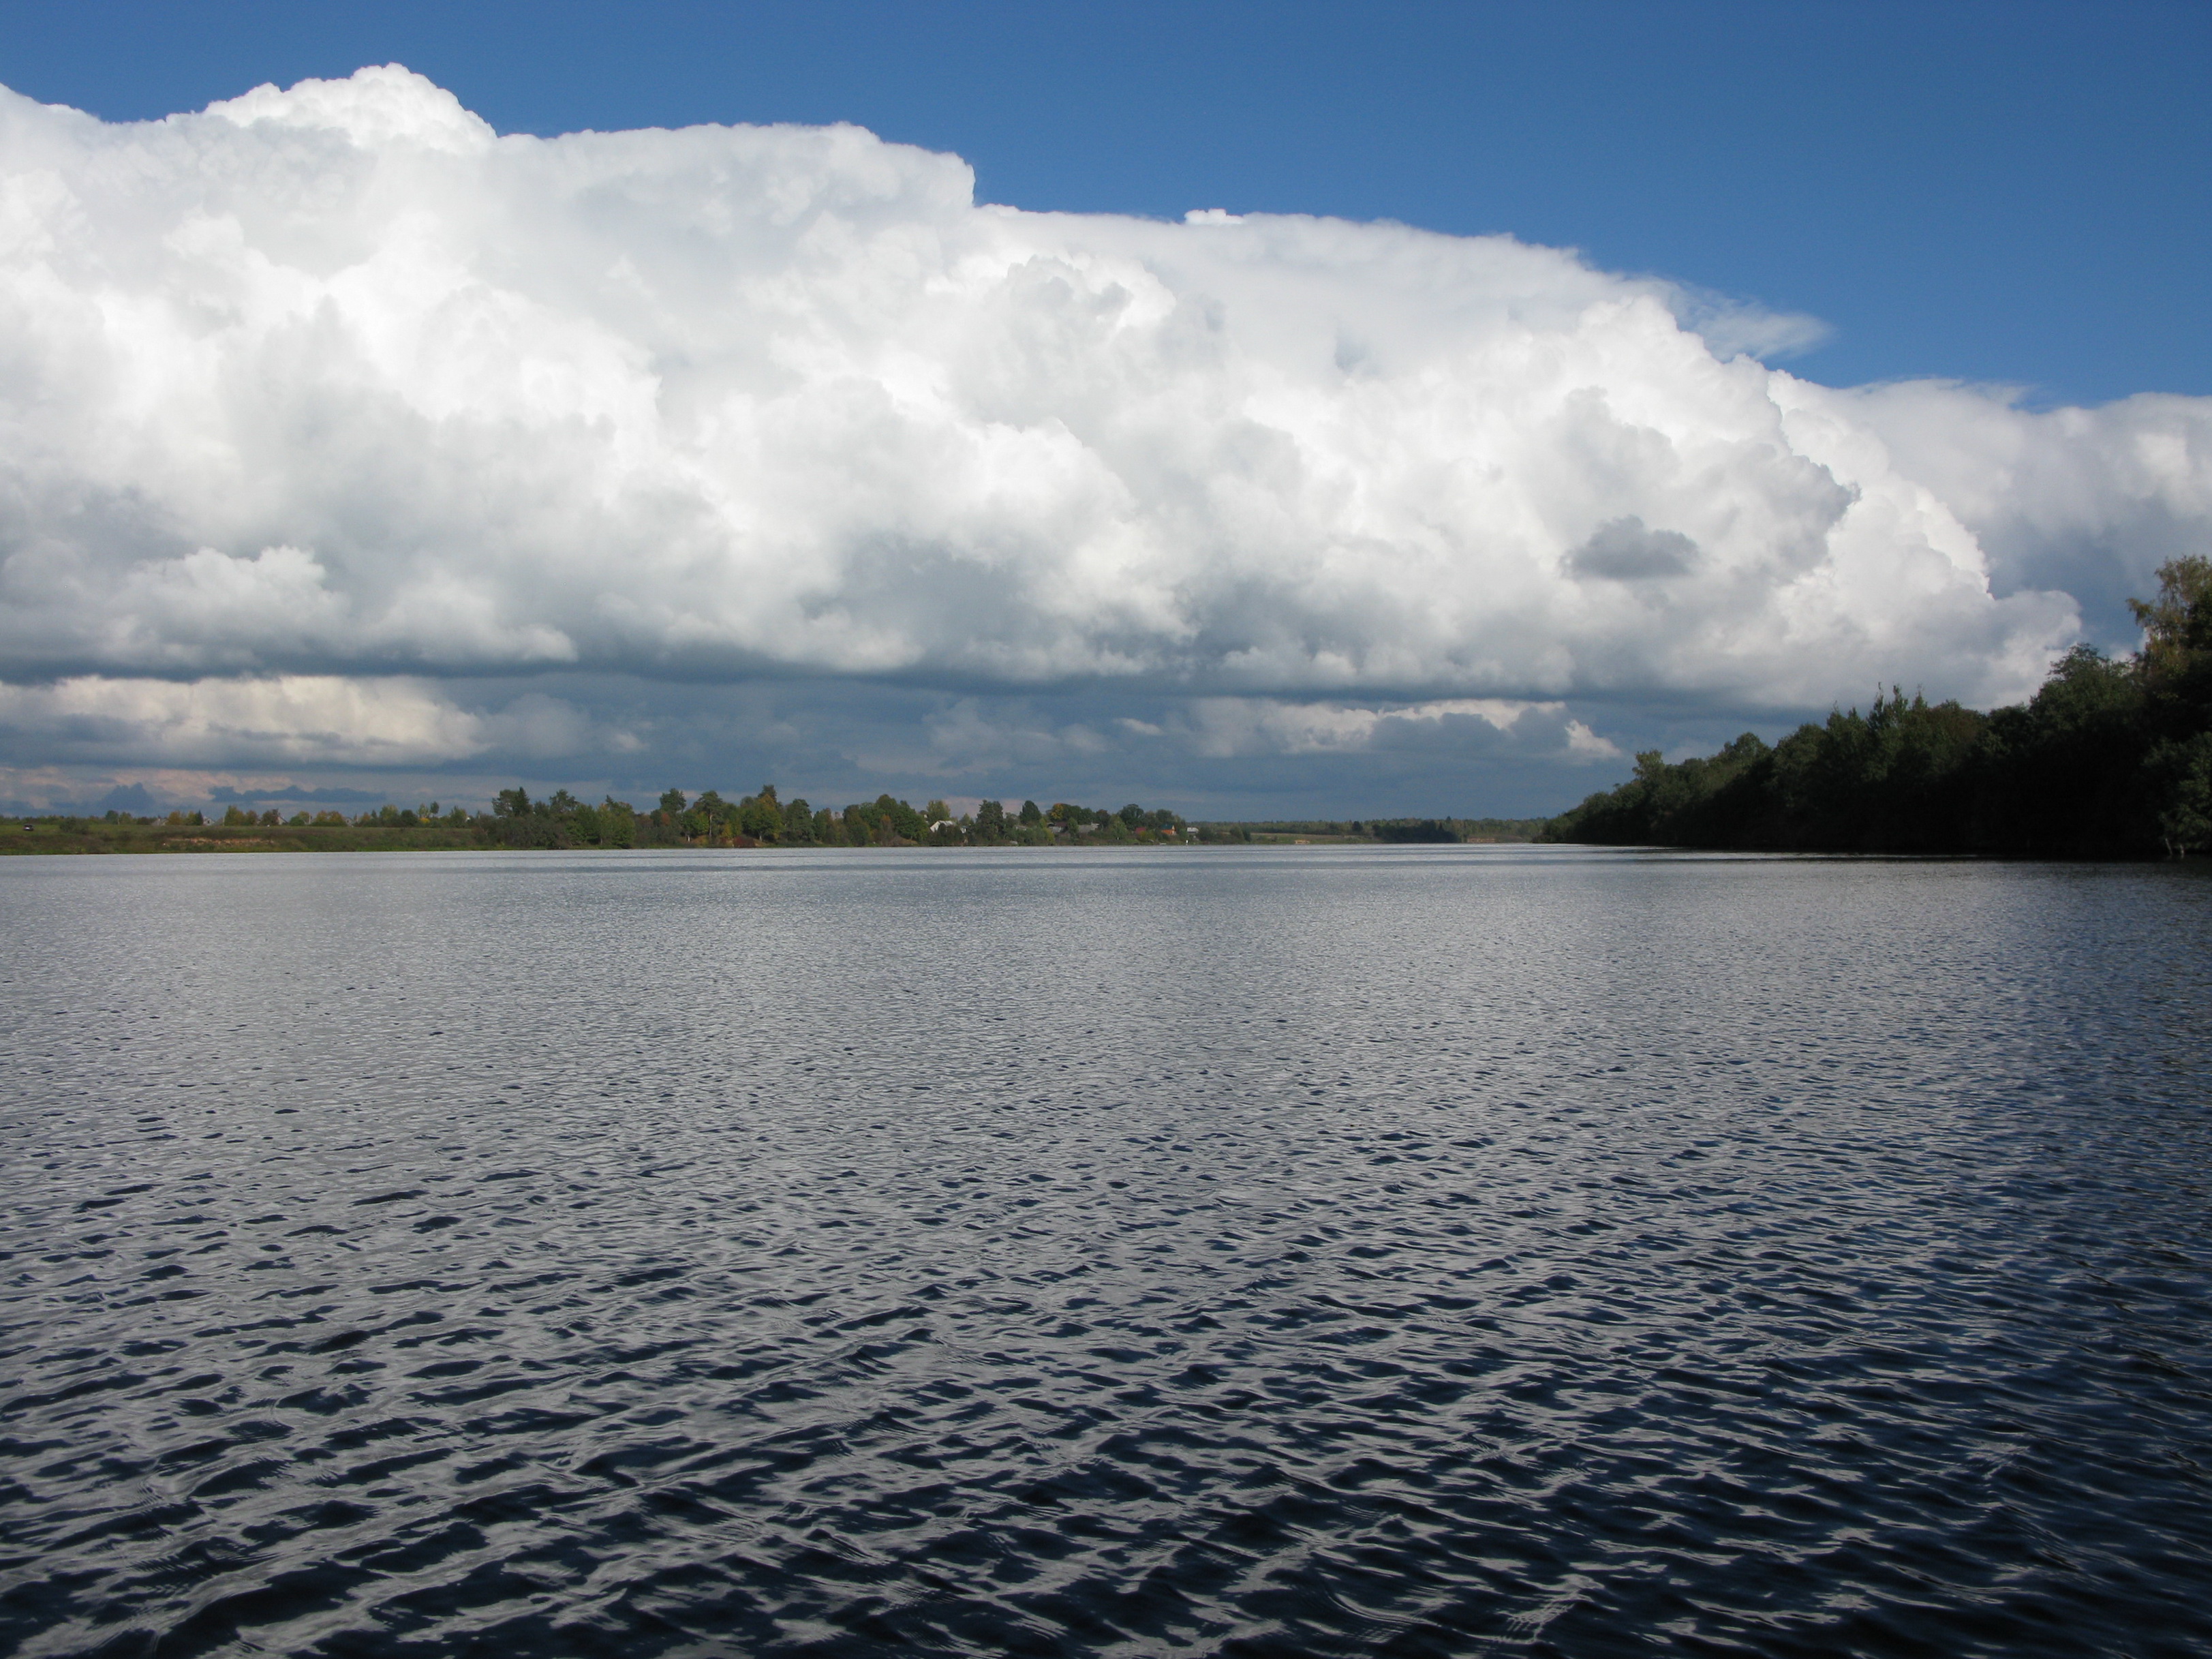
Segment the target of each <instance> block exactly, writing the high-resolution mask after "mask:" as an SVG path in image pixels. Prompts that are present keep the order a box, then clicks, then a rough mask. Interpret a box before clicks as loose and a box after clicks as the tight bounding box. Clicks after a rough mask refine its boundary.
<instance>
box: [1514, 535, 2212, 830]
mask: <svg viewBox="0 0 2212 1659" xmlns="http://www.w3.org/2000/svg"><path fill="white" fill-rule="evenodd" d="M2159 583H2160V586H2159V595H2158V598H2157V599H2154V600H2152V601H2150V602H2148V603H2145V602H2144V601H2142V600H2140V599H2137V600H2131V601H2130V604H2131V605H2132V606H2133V608H2134V611H2135V614H2136V620H2137V621H2138V622H2139V623H2142V629H2143V647H2142V650H2141V651H2140V652H2138V653H2136V654H2134V655H2132V656H2126V657H2120V658H2112V657H2107V656H2106V655H2104V654H2103V653H2100V652H2098V651H2095V650H2093V649H2092V648H2091V647H2087V646H2077V647H2075V649H2074V650H2072V651H2070V652H2069V653H2067V654H2066V656H2064V657H2063V658H2062V659H2060V660H2059V661H2058V663H2057V665H2055V666H2053V667H2052V669H2051V673H2050V677H2049V678H2047V679H2045V681H2044V683H2043V687H2042V689H2041V690H2039V691H2038V692H2037V693H2036V694H2035V696H2033V698H2032V699H2031V700H2030V701H2029V702H2026V703H2024V704H2018V705H2015V706H2012V707H2008V708H1998V709H1996V710H1994V711H1992V712H1990V713H1989V714H1983V713H1981V712H1979V711H1978V710H1976V709H1972V708H1962V707H1961V706H1960V705H1959V704H1958V703H1956V702H1941V703H1934V704H1931V703H1929V702H1927V701H1926V700H1925V699H1924V698H1923V697H1920V696H1913V697H1911V698H1910V699H1908V698H1906V697H1905V695H1904V693H1903V692H1902V691H1901V690H1895V689H1894V688H1893V690H1892V692H1891V694H1890V695H1889V696H1877V697H1876V698H1875V702H1874V706H1873V707H1872V708H1869V710H1868V711H1867V712H1866V713H1864V714H1861V713H1860V712H1859V711H1858V710H1857V708H1853V709H1850V711H1849V712H1847V713H1846V712H1838V713H1834V714H1830V715H1829V716H1828V718H1827V720H1826V723H1825V724H1821V725H1812V724H1808V725H1805V726H1799V727H1798V728H1797V730H1796V731H1795V732H1791V733H1790V735H1789V736H1788V737H1786V738H1783V739H1782V740H1781V742H1779V743H1778V744H1772V745H1771V746H1770V745H1769V744H1765V742H1762V741H1761V740H1760V739H1759V738H1758V737H1757V736H1756V735H1754V734H1753V733H1751V732H1745V733H1744V735H1743V736H1741V737H1740V738H1737V739H1736V740H1735V742H1734V743H1731V744H1729V745H1728V746H1727V747H1726V748H1725V749H1723V750H1721V751H1720V752H1719V753H1718V754H1717V755H1713V756H1711V757H1706V758H1704V759H1698V760H1686V761H1681V762H1679V763H1675V764H1673V765H1669V764H1668V763H1667V762H1666V761H1665V760H1664V759H1663V758H1662V757H1661V755H1660V754H1659V752H1658V751H1657V750H1652V751H1650V752H1649V753H1645V754H1641V755H1638V757H1636V775H1635V776H1634V777H1632V778H1631V779H1630V780H1629V781H1627V782H1626V783H1624V784H1622V785H1621V786H1620V787H1619V788H1617V789H1613V790H1610V791H1607V792H1606V793H1602V794H1595V795H1592V796H1590V797H1589V799H1587V800H1585V801H1583V804H1582V805H1579V806H1577V807H1575V808H1574V809H1573V810H1572V811H1567V812H1565V813H1562V814H1561V815H1560V816H1559V817H1556V818H1554V819H1553V820H1552V821H1551V822H1550V823H1548V824H1547V825H1546V826H1545V829H1544V834H1543V838H1544V839H1545V840H1547V841H1553V842H1596V843H1600V844H1606V845H1613V846H1655V847H1705V848H1743V849H1771V850H1800V851H1808V852H1814V851H1819V852H1868V853H1991V854H2014V855H2033V856H2040V857H2063V858H2143V857H2155V856H2157V855H2159V854H2165V855H2166V856H2169V857H2179V856H2180V855H2182V854H2185V853H2187V852H2190V851H2192V850H2200V851H2201V850H2203V849H2204V848H2207V847H2212V560H2207V559H2204V558H2201V557H2191V558H2185V559H2177V560H2175V561H2173V562H2171V563H2169V564H2166V565H2165V566H2164V567H2162V568H2160V571H2159Z"/></svg>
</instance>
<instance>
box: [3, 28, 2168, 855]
mask: <svg viewBox="0 0 2212 1659" xmlns="http://www.w3.org/2000/svg"><path fill="white" fill-rule="evenodd" d="M382 64H404V65H405V66H406V68H407V70H410V71H412V74H411V76H410V75H399V74H397V73H393V74H386V73H383V72H382V71H380V70H374V69H370V68H368V66H375V65H382ZM365 69H368V72H367V73H363V74H356V71H357V70H365ZM2208 70H2212V6H2207V5H2204V4H2201V3H2192V4H2186V5H2166V4H2143V5H2134V6H2130V5H2108V6H2100V7H2094V8H2092V7H2088V6H2084V5H2040V4H2034V3H2015V4H2008V5H2003V6H1995V5H1980V4H1957V5H1949V6H1944V5H1924V4H1923V5H1911V6H1907V5H1886V4H1879V3H1861V4H1851V5H1793V6H1776V5H1749V4H1697V3H1664V4H1662V3H1649V4H1641V5H1627V4H1615V3H1596V0H1593V3H1583V4H1548V5H1535V4H1526V5H1522V4H1515V5H1484V4H1462V5H1427V4H1379V5H1364V6H1358V7H1354V6H1351V5H1335V6H1322V5H1310V4H1298V3H1283V4H1274V5H1268V6H1265V7H1261V6H1236V5H1207V4H1188V3H1185V4H1174V5H1168V4H1146V3H1132V4H1120V5H1115V6H1113V7H1110V8H1109V7H1085V8H1078V7H1073V6H1044V5H1036V4H1022V5H1016V4H1000V3H938V4H929V5H922V4H898V5H894V4H884V3H873V0H868V3H847V4H839V3H811V4H805V5H799V4H754V5H743V6H739V5H694V4H666V5H652V4H634V5H629V6H623V7H614V6H605V5H581V4H570V3H538V4H531V5H507V4H483V5H472V6H471V5H452V4H447V5H429V4H413V3H386V4H379V5H374V6H368V5H359V6H354V5H343V4H326V5H317V6H307V7H302V6H296V5H270V4H260V3H231V4H226V5H221V6H216V5H201V4H196V3H164V4H144V5H137V4H113V5H86V6H78V7H70V8H63V7H54V6H48V5H35V6H34V5H23V4H18V3H13V0H0V83H4V84H5V85H6V86H7V87H9V88H12V89H13V91H14V92H15V94H21V97H22V98H23V99H27V100H33V101H32V102H31V103H27V104H26V103H21V102H4V101H0V807H16V806H21V807H39V806H52V805H67V804H70V803H82V802H87V801H91V802H97V801H99V800H101V799H106V798H107V797H108V793H109V792H112V791H115V790H121V791H124V792H125V794H124V795H122V796H118V797H116V799H118V800H120V799H129V800H131V801H133V802H137V801H142V800H144V799H157V800H174V801H179V802H193V801H198V800H204V799H258V798H264V797H265V798H266V799H269V800H270V801H271V802H272V803H275V802H279V801H281V802H285V803H296V802H297V801H299V800H301V799H306V798H308V797H313V796H316V795H318V794H321V795H322V796H324V797H326V798H327V799H330V800H331V801H333V802H341V801H343V802H351V801H357V800H359V799H364V798H368V797H374V798H378V799H386V798H393V799H398V798H405V799H431V798H438V799H446V800H453V799H484V798H488V797H489V794H490V793H491V792H492V791H493V790H494V789H495V788H496V787H501V786H502V785H503V784H504V783H506V782H508V781H513V780H514V779H516V778H520V779H522V780H523V781H526V782H528V783H529V784H531V785H532V787H535V788H538V789H545V788H550V787H556V786H565V787H571V788H574V789H575V790H576V791H577V792H578V793H597V792H598V791H599V790H602V789H605V790H610V791H612V792H614V793H618V794H623V795H625V796H626V797H628V798H630V799H649V798H650V797H652V796H653V795H655V794H657V793H659V790H660V788H662V787H666V786H667V785H669V784H671V783H673V784H676V785H678V786H679V787H687V788H691V789H697V788H701V787H708V786H713V787H720V788H722V789H724V791H725V792H726V793H727V792H729V791H730V790H732V788H744V787H751V786H752V785H753V784H754V783H756V782H757V781H759V780H760V779H761V778H762V777H775V779H777V780H778V781H780V782H781V784H782V785H783V786H784V787H786V788H787V790H789V791H793V792H796V793H805V794H808V795H809V796H810V797H811V798H815V799H835V800H838V801H843V800H846V799H854V798H856V797H857V798H866V797H869V796H872V795H873V794H874V793H876V792H877V790H878V789H879V788H890V789H893V790H896V791H897V792H899V793H905V794H908V795H909V796H910V797H912V798H913V799H925V798H927V797H928V796H932V795H942V796H945V797H947V798H950V799H974V798H976V797H980V796H984V795H1002V796H1006V797H1011V798H1013V799H1019V798H1021V797H1023V796H1024V795H1034V796H1036V797H1038V798H1040V799H1050V798H1053V797H1055V796H1058V797H1063V798H1072V799H1086V800H1102V801H1112V802H1115V803H1118V802H1120V801H1121V800H1126V799H1131V798H1137V799H1142V800H1145V801H1146V802H1147V803H1152V802H1160V803H1164V804H1166V805H1175V806H1176V807H1178V808H1180V809H1182V810H1183V811H1186V812H1188V813H1189V814H1191V815H1192V816H1207V817H1237V816H1253V817H1256V816H1278V815H1289V814H1301V815H1303V814H1318V815H1327V816H1338V817H1350V816H1374V815H1380V814H1388V813H1395V812H1421V813H1430V812H1463V813H1469V814H1479V813H1488V812H1498V813H1523V812H1533V811H1551V810H1556V809H1557V808H1559V807H1560V806H1563V805H1566V804H1568V803H1569V802H1571V800H1573V799H1577V798H1578V797H1579V796H1580V795H1581V794H1583V793H1586V792H1587V791H1588V790H1589V789H1591V788H1595V787H1602V786H1604V785H1606V784H1607V783H1610V782H1612V781H1614V780H1615V779H1617V778H1618V777H1619V776H1620V775H1623V774H1625V772H1626V769H1627V767H1628V764H1629V757H1630V756H1631V755H1632V753H1633V752H1634V751H1636V750H1639V749H1643V748H1646V747H1659V748H1662V749H1663V750H1667V751H1668V752H1669V753H1670V754H1677V755H1679V754H1683V753H1689V752H1699V751H1703V750H1710V749H1711V748H1712V747H1714V746H1717V744H1720V743H1722V742H1724V741H1726V740H1728V739H1729V738H1732V737H1733V736H1735V734H1736V733H1737V732H1741V731H1742V730H1745V729H1747V728H1750V729H1756V730H1759V731H1761V732H1765V733H1766V734H1768V735H1770V736H1771V735H1774V734H1776V733H1778V732H1781V731H1783V730H1785V729H1787V727H1788V726H1790V725H1793V724H1794V723H1795V722H1796V720H1800V719H1803V718H1807V717H1814V718H1817V717H1818V716H1819V715H1820V714H1821V713H1823V712H1824V711H1825V710H1826V708H1829V707H1830V706H1832V705H1834V704H1838V703H1846V702H1863V701H1865V699H1866V698H1867V697H1868V696H1871V695H1872V694H1873V693H1874V692H1875V690H1877V689H1878V688H1880V687H1882V686H1886V685H1890V684H1904V685H1905V687H1906V688H1907V689H1911V688H1914V687H1920V688H1923V689H1925V690H1927V691H1928V693H1929V695H1930V696H1959V697H1960V698H1962V699H1965V700H1966V701H1969V702H1975V703H1978V704H1982V705H1987V704H1990V703H1991V702H1998V701H2003V700H2008V699H2011V698H2015V697H2018V696H2024V695H2026V694H2027V692H2028V691H2030V690H2033V685H2034V684H2035V683H2036V682H2037V680H2038V678H2039V676H2040V674H2041V672H2042V671H2043V665H2045V664H2046V663H2047V662H2048V661H2049V660H2050V659H2051V656H2052V655H2053V654H2054V653H2057V652H2058V651H2060V650H2063V648H2064V647H2065V646H2066V645H2067V644H2069V642H2071V641H2075V640H2079V639H2087V640H2089V641H2093V642H2096V643H2099V644H2100V645H2103V646H2105V647H2107V648H2112V649H2121V650H2124V649H2126V648H2128V647H2130V644H2131V643H2132V640H2133V633H2132V625H2131V623H2130V621H2129V618H2128V613H2127V610H2126V605H2125V600H2126V599H2127V598H2128V596H2129V595H2130V594H2132V593H2142V592H2148V591H2149V589H2150V587H2151V586H2154V581H2155V577H2154V572H2155V569H2156V567H2157V566H2158V564H2159V563H2160V561H2161V560H2163V559H2166V558H2170V557H2172V556H2174V555H2175V554H2176V553H2178V552H2182V551H2189V550H2199V549H2201V548H2202V547H2203V546H2204V545H2205V544H2206V543H2207V541H2208V540H2212V330H2208V329H2206V328H2205V327H2204V326H2203V316H2202V314H2203V295H2204V293H2205V291H2206V282H2205V277H2204V275H2203V273H2204V271H2205V270H2206V269H2207V267H2208V259H2207V255H2208V253H2212V233H2209V232H2208V216H2212V190H2208V189H2207V188H2206V180H2207V179H2212V115H2208V113H2207V110H2208V106H2212V100H2208V99H2206V98H2205V97H2204V95H2203V88H2205V86H2206V85H2207V84H2208V83H2212V76H2208ZM264 83H269V84H273V85H274V86H275V87H276V88H289V90H286V91H283V92H281V93H273V94H267V95H262V94H254V95H252V96H250V97H242V95H243V94H248V93H249V92H250V89H252V88H256V87H259V86H262V85H264ZM222 100H239V101H234V102H230V103H224V104H222V107H221V108H220V109H216V110H212V111H210V112H209V113H206V114H195V113H193V112H200V111H207V110H210V106H215V105H217V104H218V103H221V102H222ZM39 106H68V107H70V108H73V109H76V110H80V111H82V112H87V114H88V115H89V116H90V117H92V118H94V120H91V121H86V120H82V119H78V118H73V117H70V116H67V115H64V114H62V113H59V112H57V111H56V110H53V109H49V108H40V107H39ZM171 115H176V116H179V120H177V121H173V122H170V123H167V125H161V126H143V125H142V126H133V125H129V124H131V123H147V122H157V121H160V120H161V118H164V117H167V116H171ZM839 122H843V123H851V124H854V125H856V126H858V127H860V128H865V129H866V130H867V131H869V132H872V133H873V134H875V135H877V136H878V137H879V138H880V139H881V140H883V141H884V143H876V142H875V141H874V140H872V139H863V138H860V137H854V136H851V135H848V136H845V137H839V136H838V135H836V134H833V133H828V132H825V131H822V129H823V127H824V126H825V125H827V124H832V123H839ZM769 123H790V124H798V126H799V128H800V129H803V130H800V131H784V132H762V131H712V132H705V133H699V134H694V135H692V136H691V137H684V138H678V137H670V136H668V135H667V134H666V133H661V134H659V135H654V134H652V133H641V132H639V131H636V130H640V129H670V128H678V127H684V126H688V125H696V124H720V125H725V126H731V127H734V126H737V125H740V124H753V125H755V126H758V125H761V124H769ZM486 124H488V125H486ZM586 131H589V132H594V133H598V134H603V135H612V136H610V137H565V138H564V137H558V135H563V134H580V133H585V132H586ZM494 133H498V134H505V135H537V136H538V137H540V138H542V139H544V140H545V141H546V142H544V143H533V142H532V141H531V140H529V139H527V138H522V139H516V140H513V141H511V142H507V143H499V142H495V140H494V138H493V137H492V135H493V134H494ZM905 146H911V147H914V148H911V149H908V148H901V147H905ZM118 157H123V158H126V161H125V163H118ZM969 168H972V171H973V180H972V199H971V196H970V183H969V174H968V173H967V171H966V169H969ZM976 204H986V205H983V206H978V205H976ZM987 204H1003V205H1005V206H1006V207H1009V208H1012V209H1018V210H1021V211H1020V212H1019V213H1017V214H1012V215H1009V214H1004V213H1000V212H997V211H995V210H994V209H992V208H991V207H990V206H988V205H987ZM1204 210H1219V212H1218V213H1217V214H1214V215H1212V216H1202V217H1200V219H1199V220H1197V221H1195V222H1188V223H1187V222H1185V221H1186V216H1188V215H1192V214H1194V213H1203V212H1204ZM1298 216H1325V218H1324V219H1323V220H1322V221H1318V222H1317V221H1316V220H1314V219H1310V218H1302V217H1298ZM1398 227H1409V228H1412V229H1411V230H1407V229H1401V228H1398ZM1417 233H1419V234H1417ZM1501 238H1511V239H1516V240H1510V241H1508V240H1499V239H1501ZM131 792H138V793H131Z"/></svg>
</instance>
